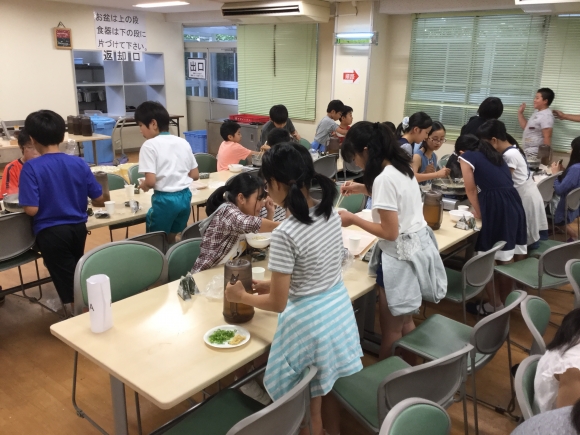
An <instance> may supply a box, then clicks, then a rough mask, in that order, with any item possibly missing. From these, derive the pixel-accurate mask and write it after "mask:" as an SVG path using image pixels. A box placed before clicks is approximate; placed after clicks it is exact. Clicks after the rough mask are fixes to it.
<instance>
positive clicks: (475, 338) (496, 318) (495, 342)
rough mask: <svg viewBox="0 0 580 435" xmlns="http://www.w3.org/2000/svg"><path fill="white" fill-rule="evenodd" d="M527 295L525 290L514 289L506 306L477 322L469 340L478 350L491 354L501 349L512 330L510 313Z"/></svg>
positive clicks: (507, 299)
mask: <svg viewBox="0 0 580 435" xmlns="http://www.w3.org/2000/svg"><path fill="white" fill-rule="evenodd" d="M526 296H527V293H526V292H525V291H522V290H514V291H513V292H511V293H510V294H509V295H508V297H507V298H506V302H505V305H506V306H505V308H503V309H501V310H499V311H497V312H495V313H493V314H490V315H489V316H487V317H484V318H483V319H481V320H480V321H479V322H477V324H476V325H475V326H474V327H473V329H472V330H471V336H470V337H469V342H470V343H471V344H472V345H473V347H474V348H475V350H476V352H478V353H482V354H485V355H491V354H495V353H496V352H497V351H498V350H499V348H500V347H501V346H502V345H503V343H504V342H505V340H506V338H507V336H508V333H509V330H510V313H511V311H512V310H513V309H514V308H516V307H517V306H518V305H519V304H520V303H521V302H522V301H523V300H524V299H525V298H526Z"/></svg>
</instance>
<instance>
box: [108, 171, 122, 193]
mask: <svg viewBox="0 0 580 435" xmlns="http://www.w3.org/2000/svg"><path fill="white" fill-rule="evenodd" d="M107 181H108V182H109V190H120V189H124V188H125V184H127V182H126V181H125V179H124V178H123V177H121V176H120V175H117V174H107Z"/></svg>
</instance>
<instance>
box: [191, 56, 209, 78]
mask: <svg viewBox="0 0 580 435" xmlns="http://www.w3.org/2000/svg"><path fill="white" fill-rule="evenodd" d="M187 71H188V73H187V74H188V78H190V79H202V80H205V79H206V75H205V59H196V58H193V59H191V58H190V59H187Z"/></svg>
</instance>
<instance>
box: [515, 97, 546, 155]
mask: <svg viewBox="0 0 580 435" xmlns="http://www.w3.org/2000/svg"><path fill="white" fill-rule="evenodd" d="M554 98H555V94H554V91H553V90H551V89H550V88H541V89H538V92H536V96H535V98H534V113H532V116H530V119H526V117H525V116H524V111H525V110H526V103H522V104H521V106H520V108H519V110H518V122H519V123H520V127H522V128H523V130H524V137H523V142H524V152H525V153H526V156H528V157H530V158H534V157H537V155H538V150H539V148H540V146H541V145H548V146H551V145H552V131H553V129H554V114H553V113H552V111H551V110H550V105H551V104H552V102H553V101H554Z"/></svg>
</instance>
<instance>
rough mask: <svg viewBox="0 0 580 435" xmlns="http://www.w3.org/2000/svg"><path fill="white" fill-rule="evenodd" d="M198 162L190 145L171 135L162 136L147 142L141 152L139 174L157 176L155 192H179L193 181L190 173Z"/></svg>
mask: <svg viewBox="0 0 580 435" xmlns="http://www.w3.org/2000/svg"><path fill="white" fill-rule="evenodd" d="M195 168H197V162H196V161H195V157H194V156H193V152H192V151H191V147H190V146H189V143H187V141H186V140H185V139H182V138H180V137H177V136H173V135H171V134H160V135H159V136H156V137H154V138H153V139H148V140H146V141H145V143H144V144H143V146H142V147H141V151H139V172H141V173H145V172H150V173H152V174H155V177H156V182H155V190H159V191H161V192H179V191H181V190H183V189H186V188H188V187H189V185H190V184H191V182H192V181H193V180H192V179H191V178H189V175H188V174H189V171H191V170H192V169H195Z"/></svg>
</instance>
